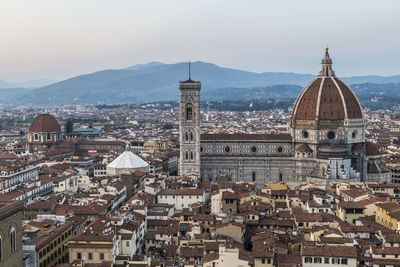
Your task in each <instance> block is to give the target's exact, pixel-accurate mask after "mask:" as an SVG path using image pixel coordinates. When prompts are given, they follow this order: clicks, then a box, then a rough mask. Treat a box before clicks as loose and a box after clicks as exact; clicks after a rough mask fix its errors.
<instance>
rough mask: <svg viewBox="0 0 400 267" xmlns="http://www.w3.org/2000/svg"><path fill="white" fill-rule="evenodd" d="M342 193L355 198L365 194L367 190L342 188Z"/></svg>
mask: <svg viewBox="0 0 400 267" xmlns="http://www.w3.org/2000/svg"><path fill="white" fill-rule="evenodd" d="M342 193H343V194H345V195H348V196H349V197H351V198H357V197H361V196H364V195H366V194H367V192H366V191H365V190H363V189H361V188H356V189H348V190H342Z"/></svg>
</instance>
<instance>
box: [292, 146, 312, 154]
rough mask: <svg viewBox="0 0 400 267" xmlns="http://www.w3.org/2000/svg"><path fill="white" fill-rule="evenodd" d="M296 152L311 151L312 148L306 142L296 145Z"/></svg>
mask: <svg viewBox="0 0 400 267" xmlns="http://www.w3.org/2000/svg"><path fill="white" fill-rule="evenodd" d="M295 150H296V152H306V153H312V152H313V151H312V149H311V148H310V147H309V146H308V145H307V144H300V145H298V146H297V147H296V149H295Z"/></svg>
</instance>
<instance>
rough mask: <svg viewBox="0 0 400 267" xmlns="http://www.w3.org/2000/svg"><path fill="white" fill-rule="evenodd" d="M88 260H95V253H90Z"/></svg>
mask: <svg viewBox="0 0 400 267" xmlns="http://www.w3.org/2000/svg"><path fill="white" fill-rule="evenodd" d="M88 259H89V260H93V253H92V252H89V253H88Z"/></svg>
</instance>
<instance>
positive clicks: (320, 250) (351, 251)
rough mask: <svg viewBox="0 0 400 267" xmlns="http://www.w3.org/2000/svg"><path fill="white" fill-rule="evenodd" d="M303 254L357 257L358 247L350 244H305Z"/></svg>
mask: <svg viewBox="0 0 400 267" xmlns="http://www.w3.org/2000/svg"><path fill="white" fill-rule="evenodd" d="M301 254H302V256H329V257H346V258H357V249H356V247H350V246H304V247H303V249H302V252H301Z"/></svg>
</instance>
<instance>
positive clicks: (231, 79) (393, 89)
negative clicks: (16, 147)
mask: <svg viewBox="0 0 400 267" xmlns="http://www.w3.org/2000/svg"><path fill="white" fill-rule="evenodd" d="M191 73H192V79H194V80H199V81H201V82H202V99H203V100H231V99H234V100H240V99H267V98H275V99H278V98H287V97H296V96H297V95H298V94H299V92H300V91H301V89H302V88H303V87H304V86H306V85H307V84H308V83H309V82H310V81H311V80H312V79H313V78H314V77H315V75H311V74H298V73H284V72H264V73H255V72H250V71H243V70H238V69H231V68H224V67H220V66H217V65H215V64H212V63H206V62H194V63H191ZM187 78H188V63H176V64H163V63H160V62H150V63H147V64H139V65H134V66H131V67H128V68H124V69H118V70H102V71H98V72H94V73H90V74H85V75H79V76H76V77H73V78H70V79H66V80H63V81H59V82H55V83H52V84H45V85H44V86H39V87H38V88H30V87H29V88H26V87H27V86H22V85H20V86H18V87H16V86H15V84H14V85H13V86H9V88H4V87H7V86H4V84H2V83H1V81H0V88H2V87H3V89H0V92H1V96H2V97H1V98H0V103H8V104H9V103H12V104H20V105H26V104H47V105H53V104H98V103H105V104H119V103H145V102H157V101H170V100H177V99H178V85H177V83H178V81H180V80H186V79H187ZM341 79H342V80H343V81H344V82H345V83H347V84H349V85H351V86H352V88H353V89H354V90H355V92H356V94H359V93H361V94H363V95H365V94H372V95H379V94H385V93H391V94H392V95H396V96H397V95H399V96H400V88H399V83H400V75H396V76H389V77H385V76H355V77H344V78H341ZM24 87H25V88H24ZM32 87H35V86H32Z"/></svg>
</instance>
